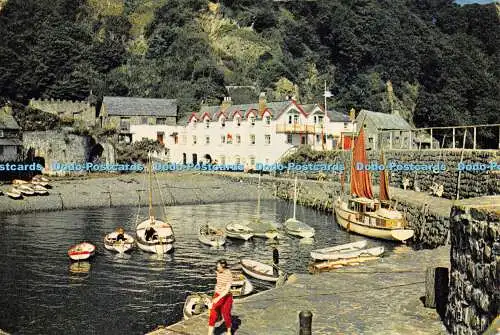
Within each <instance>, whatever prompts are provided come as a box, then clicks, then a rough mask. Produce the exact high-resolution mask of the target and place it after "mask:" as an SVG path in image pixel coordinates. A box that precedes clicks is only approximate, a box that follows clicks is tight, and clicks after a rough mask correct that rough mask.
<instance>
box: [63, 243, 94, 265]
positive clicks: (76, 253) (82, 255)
mask: <svg viewBox="0 0 500 335" xmlns="http://www.w3.org/2000/svg"><path fill="white" fill-rule="evenodd" d="M94 254H95V246H94V245H93V244H90V243H87V242H84V243H80V244H77V245H74V246H72V247H71V248H69V250H68V256H69V258H70V259H71V260H74V261H81V260H85V259H89V258H90V257H92V256H94Z"/></svg>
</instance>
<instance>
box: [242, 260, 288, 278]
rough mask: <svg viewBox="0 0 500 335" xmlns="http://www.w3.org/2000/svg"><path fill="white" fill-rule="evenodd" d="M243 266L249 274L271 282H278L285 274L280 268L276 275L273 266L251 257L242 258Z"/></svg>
mask: <svg viewBox="0 0 500 335" xmlns="http://www.w3.org/2000/svg"><path fill="white" fill-rule="evenodd" d="M241 267H242V269H243V271H244V272H245V273H246V274H247V275H249V276H251V277H254V278H257V279H260V280H265V281H270V282H277V281H278V279H279V278H280V276H281V275H282V274H283V271H281V270H279V272H278V274H277V275H276V274H275V272H274V268H273V266H271V265H267V264H264V263H260V262H257V261H254V260H251V259H242V260H241Z"/></svg>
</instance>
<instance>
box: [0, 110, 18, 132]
mask: <svg viewBox="0 0 500 335" xmlns="http://www.w3.org/2000/svg"><path fill="white" fill-rule="evenodd" d="M0 129H15V130H18V129H21V127H19V125H18V124H17V122H16V119H14V116H12V114H11V113H9V112H8V111H6V110H5V109H2V108H0Z"/></svg>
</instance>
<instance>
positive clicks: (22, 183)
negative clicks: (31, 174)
mask: <svg viewBox="0 0 500 335" xmlns="http://www.w3.org/2000/svg"><path fill="white" fill-rule="evenodd" d="M29 183H30V182H29V181H26V180H22V179H14V180H13V181H12V184H13V185H25V184H29Z"/></svg>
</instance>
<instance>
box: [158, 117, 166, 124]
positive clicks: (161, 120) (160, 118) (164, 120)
mask: <svg viewBox="0 0 500 335" xmlns="http://www.w3.org/2000/svg"><path fill="white" fill-rule="evenodd" d="M156 124H167V119H166V118H164V117H159V118H157V119H156Z"/></svg>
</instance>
